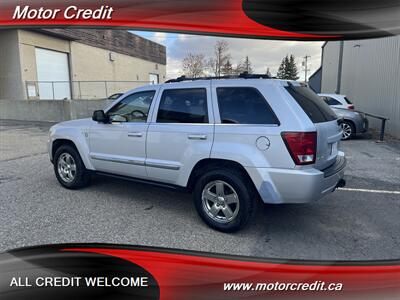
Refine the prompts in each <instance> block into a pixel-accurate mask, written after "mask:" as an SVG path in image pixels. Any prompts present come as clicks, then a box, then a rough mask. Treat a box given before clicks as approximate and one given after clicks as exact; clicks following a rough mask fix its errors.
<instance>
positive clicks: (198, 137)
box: [188, 134, 207, 140]
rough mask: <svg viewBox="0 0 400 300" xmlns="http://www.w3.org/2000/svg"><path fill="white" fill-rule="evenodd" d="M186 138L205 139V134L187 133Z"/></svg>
mask: <svg viewBox="0 0 400 300" xmlns="http://www.w3.org/2000/svg"><path fill="white" fill-rule="evenodd" d="M188 139H189V140H206V139H207V135H205V134H189V135H188Z"/></svg>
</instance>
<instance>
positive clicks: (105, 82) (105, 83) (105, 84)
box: [104, 81, 108, 98]
mask: <svg viewBox="0 0 400 300" xmlns="http://www.w3.org/2000/svg"><path fill="white" fill-rule="evenodd" d="M104 86H105V88H106V98H107V97H108V91H107V81H104Z"/></svg>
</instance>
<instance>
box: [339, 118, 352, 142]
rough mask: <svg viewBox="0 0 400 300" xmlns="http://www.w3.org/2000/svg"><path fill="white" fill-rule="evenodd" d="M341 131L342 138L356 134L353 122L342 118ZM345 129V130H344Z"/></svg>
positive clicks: (345, 138) (348, 138) (347, 138)
mask: <svg viewBox="0 0 400 300" xmlns="http://www.w3.org/2000/svg"><path fill="white" fill-rule="evenodd" d="M341 127H342V130H343V133H342V140H343V141H346V140H350V139H352V138H354V137H355V135H356V129H355V127H354V124H353V123H352V122H350V121H347V120H344V121H343V122H342V124H341ZM345 130H346V132H345Z"/></svg>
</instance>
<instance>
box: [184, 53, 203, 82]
mask: <svg viewBox="0 0 400 300" xmlns="http://www.w3.org/2000/svg"><path fill="white" fill-rule="evenodd" d="M205 68H206V61H205V57H204V54H193V53H189V54H188V55H186V57H185V58H184V59H183V61H182V69H183V73H184V74H185V76H187V77H191V78H196V77H201V76H202V75H203V74H204V70H205Z"/></svg>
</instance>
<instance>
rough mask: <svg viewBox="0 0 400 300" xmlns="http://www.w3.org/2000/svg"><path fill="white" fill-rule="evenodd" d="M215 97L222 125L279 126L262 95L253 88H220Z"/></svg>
mask: <svg viewBox="0 0 400 300" xmlns="http://www.w3.org/2000/svg"><path fill="white" fill-rule="evenodd" d="M217 96H218V107H219V114H220V116H221V123H223V124H276V125H279V121H278V119H277V118H276V116H275V114H274V112H273V111H272V109H271V107H270V106H269V105H268V103H267V101H266V100H265V98H264V97H263V95H261V93H260V92H259V91H258V90H257V89H255V88H253V87H220V88H217Z"/></svg>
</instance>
